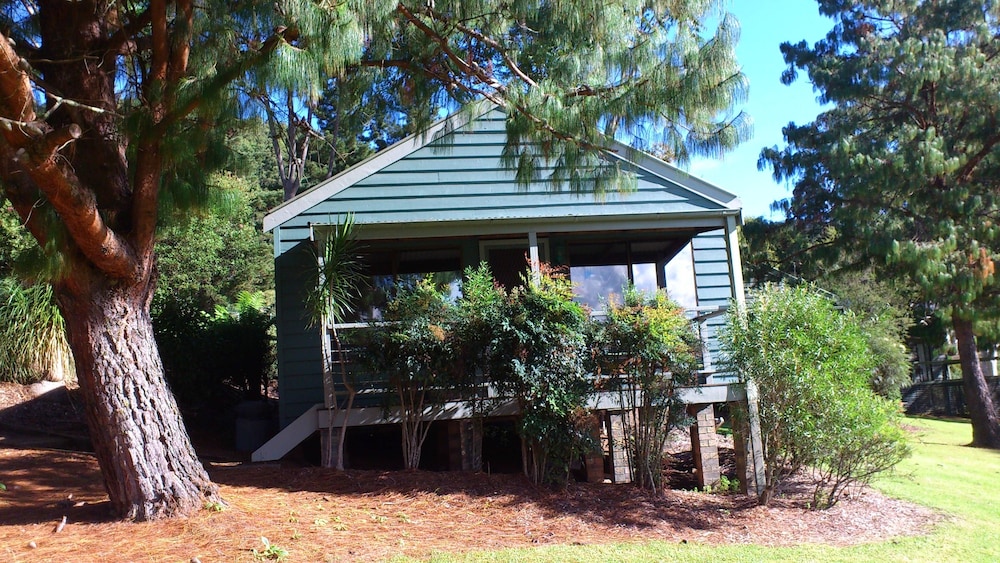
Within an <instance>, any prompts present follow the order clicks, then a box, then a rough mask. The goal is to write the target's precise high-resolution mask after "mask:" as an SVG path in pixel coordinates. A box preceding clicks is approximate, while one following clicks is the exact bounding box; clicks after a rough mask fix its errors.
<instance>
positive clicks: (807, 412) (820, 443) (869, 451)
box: [721, 286, 908, 507]
mask: <svg viewBox="0 0 1000 563" xmlns="http://www.w3.org/2000/svg"><path fill="white" fill-rule="evenodd" d="M721 344H722V348H723V351H724V353H725V355H726V357H727V362H728V363H729V368H730V369H732V370H734V371H736V372H737V373H739V374H740V375H741V376H742V377H743V378H745V379H752V380H753V381H754V382H755V383H756V384H757V386H758V388H759V392H760V400H759V407H760V426H761V437H762V440H763V450H764V465H765V487H764V492H763V493H762V494H761V499H760V500H761V502H762V503H765V504H766V503H767V502H768V501H769V500H770V499H771V497H772V496H773V495H774V493H775V491H776V488H777V487H778V485H779V484H780V483H781V481H782V479H784V478H785V477H786V476H787V475H789V474H790V473H792V472H795V471H798V470H801V469H804V468H809V469H810V470H811V474H812V476H813V478H814V480H813V483H814V485H815V493H814V496H815V499H816V501H817V502H816V506H817V507H824V506H832V505H834V504H836V502H837V500H838V499H839V498H840V495H841V494H842V493H843V492H844V491H845V489H846V488H847V487H849V486H850V485H852V484H856V483H865V482H867V481H868V480H869V479H870V478H871V477H872V476H873V475H874V474H876V473H878V472H880V471H885V470H887V469H889V468H891V467H893V466H894V465H895V464H896V463H898V462H899V461H900V460H902V458H903V457H905V455H906V454H907V452H908V449H907V446H906V444H905V441H904V439H903V438H904V437H903V434H902V432H901V431H900V429H899V424H898V413H897V410H898V408H897V406H896V405H895V404H893V403H892V402H890V401H888V400H885V399H883V398H880V397H877V396H876V395H874V394H873V393H872V391H871V390H870V388H869V379H870V375H871V373H872V369H873V366H874V360H873V357H872V355H871V353H870V351H869V348H868V344H867V338H866V335H865V333H864V332H863V330H862V328H861V327H860V325H859V323H858V321H857V319H856V318H855V317H854V315H853V314H851V313H850V312H846V313H841V312H838V311H836V310H835V309H834V307H833V304H832V303H831V302H830V301H828V300H827V299H825V298H824V297H822V296H820V295H819V294H817V293H815V292H813V291H811V290H810V289H809V288H808V287H805V286H801V287H796V288H787V287H781V286H765V287H764V288H763V289H762V290H760V291H756V292H754V293H752V294H751V297H750V298H749V300H748V305H747V307H746V309H745V310H742V311H741V310H739V309H738V308H736V307H733V308H732V309H731V310H730V313H729V317H728V319H727V325H726V328H725V330H724V331H723V332H722V335H721Z"/></svg>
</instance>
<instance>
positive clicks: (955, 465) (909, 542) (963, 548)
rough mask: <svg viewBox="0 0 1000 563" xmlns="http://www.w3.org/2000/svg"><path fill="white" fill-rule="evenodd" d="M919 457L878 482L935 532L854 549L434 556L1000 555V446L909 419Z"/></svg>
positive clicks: (634, 548)
mask: <svg viewBox="0 0 1000 563" xmlns="http://www.w3.org/2000/svg"><path fill="white" fill-rule="evenodd" d="M907 423H908V424H909V425H910V426H913V427H914V428H915V430H914V432H913V435H912V436H913V439H912V443H913V455H912V456H911V457H910V458H908V459H907V460H905V461H904V462H903V463H902V464H901V466H900V467H899V468H898V469H897V471H896V472H895V473H894V474H893V475H891V476H887V477H883V478H881V479H879V480H878V481H877V482H876V483H875V487H876V488H878V489H880V490H882V491H883V492H885V493H886V494H888V495H890V496H893V497H897V498H901V499H904V500H908V501H911V502H915V503H918V504H922V505H924V506H928V507H930V508H933V509H934V510H936V511H938V512H940V513H941V514H942V515H943V517H944V518H943V520H942V522H941V523H939V524H937V525H936V526H935V527H934V528H933V530H931V532H930V533H928V534H926V535H923V536H917V537H908V538H901V539H896V540H890V541H886V542H881V543H874V544H865V545H859V546H853V547H844V548H838V547H830V546H824V545H803V546H795V547H782V548H774V547H762V546H753V545H750V546H745V545H739V546H719V547H713V546H708V545H700V544H668V543H664V542H649V543H634V544H608V545H598V546H555V547H543V548H536V549H511V550H503V551H487V552H473V553H468V554H463V555H450V554H440V555H437V556H435V557H433V558H431V561H435V562H453V561H474V562H480V561H483V562H488V561H498V562H499V561H504V562H508V561H510V562H518V561H555V562H569V561H587V562H593V561H630V562H631V561H677V562H686V561H691V562H701V561H754V562H756V561H789V562H792V561H794V562H805V561H883V562H890V561H893V562H894V561H927V562H945V561H955V562H963V563H964V562H978V561H983V562H989V561H1000V537H998V530H1000V452H997V451H990V450H982V449H975V448H970V447H967V446H966V444H968V443H969V442H970V441H971V440H972V431H971V428H970V426H969V424H968V423H967V422H958V421H955V422H952V421H941V420H922V419H909V420H908V421H907Z"/></svg>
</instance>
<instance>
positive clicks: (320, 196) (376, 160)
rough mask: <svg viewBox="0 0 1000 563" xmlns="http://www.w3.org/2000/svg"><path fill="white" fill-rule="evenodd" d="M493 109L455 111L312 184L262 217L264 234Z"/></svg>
mask: <svg viewBox="0 0 1000 563" xmlns="http://www.w3.org/2000/svg"><path fill="white" fill-rule="evenodd" d="M494 108H495V106H494V105H493V104H481V106H480V107H473V108H471V109H470V111H459V112H458V113H455V114H454V115H452V116H450V117H447V118H445V119H442V120H441V121H438V122H437V123H434V124H433V125H431V126H430V127H428V128H427V129H426V130H424V131H421V132H419V133H414V134H413V135H410V136H408V137H406V138H405V139H402V140H400V141H398V142H397V143H395V144H394V145H392V146H390V147H388V148H386V149H385V150H382V151H380V152H378V153H376V154H374V155H372V156H370V157H368V158H367V159H365V160H363V161H361V162H359V163H358V164H355V165H354V166H352V167H350V168H348V169H347V170H344V171H343V172H341V173H340V174H337V175H336V176H334V177H332V178H329V179H327V180H324V181H322V182H320V183H319V184H316V185H315V186H313V187H312V188H310V189H308V190H306V191H304V192H302V193H301V194H299V195H297V196H296V197H294V198H292V199H290V200H288V201H286V202H284V203H282V204H281V205H279V206H278V207H275V208H274V209H273V210H271V212H270V213H268V214H267V215H265V216H264V232H267V231H270V230H271V229H274V228H275V227H277V226H278V225H281V224H282V223H284V222H285V221H288V220H289V219H292V218H294V217H296V216H297V215H299V214H300V213H302V212H304V211H308V210H309V209H311V208H313V207H314V206H316V205H319V204H320V203H323V202H324V201H326V200H328V199H330V198H331V197H333V196H335V195H337V194H338V193H340V192H341V191H342V190H344V189H345V188H348V187H350V186H353V185H354V184H356V183H358V182H360V181H361V180H364V179H365V178H367V177H368V176H371V175H372V174H374V173H376V172H378V171H380V170H382V169H383V168H386V167H387V166H389V165H390V164H393V163H395V162H397V161H399V160H402V159H403V158H406V157H407V156H409V155H410V154H413V153H414V152H416V151H418V150H420V149H421V148H423V147H425V146H427V145H428V144H429V143H431V142H432V141H435V140H437V139H439V138H441V137H443V136H445V135H447V134H448V133H451V132H453V131H457V130H459V129H461V128H463V127H465V126H466V125H468V124H469V123H471V122H472V121H474V120H475V119H478V118H479V117H481V116H483V115H485V114H486V113H488V112H490V111H492V110H493V109H494Z"/></svg>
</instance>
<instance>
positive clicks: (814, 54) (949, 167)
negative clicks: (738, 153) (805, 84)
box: [761, 0, 1000, 448]
mask: <svg viewBox="0 0 1000 563" xmlns="http://www.w3.org/2000/svg"><path fill="white" fill-rule="evenodd" d="M819 7H820V12H821V13H823V14H824V15H827V16H830V17H832V18H834V19H835V21H836V24H835V26H834V28H833V29H832V30H831V31H830V32H829V33H828V34H827V36H826V38H825V39H823V40H821V41H819V42H817V43H816V44H815V45H812V46H809V45H807V44H806V43H805V42H801V43H798V44H796V45H791V44H784V45H782V47H781V50H782V52H783V54H784V57H785V61H786V62H787V63H788V65H789V66H788V69H787V70H786V72H785V74H784V75H783V77H782V79H783V81H785V82H786V83H788V82H791V81H792V80H794V79H795V78H796V75H797V72H798V71H799V70H804V71H806V72H807V73H808V77H809V80H810V81H811V82H812V84H813V86H814V87H815V89H816V90H817V91H818V92H819V93H820V100H821V101H822V102H826V103H830V104H833V106H834V107H833V108H832V109H830V110H828V111H825V112H823V113H822V114H820V115H819V116H818V117H817V119H816V121H814V122H813V123H810V124H808V125H803V126H796V125H795V124H791V125H789V126H788V127H786V128H785V130H784V134H785V140H786V142H787V144H788V145H787V147H786V148H784V149H781V150H779V149H777V148H773V149H767V150H765V151H764V152H763V153H762V155H761V161H762V164H763V163H769V164H770V165H771V166H772V167H773V169H774V173H775V176H776V178H778V179H782V178H787V179H791V180H793V181H794V192H793V195H792V198H791V201H790V204H789V211H790V213H791V214H792V215H793V216H794V217H795V218H796V219H797V220H799V221H803V222H807V223H813V224H817V223H827V224H830V225H832V226H834V227H835V228H836V232H837V234H838V236H839V238H840V242H841V243H842V244H843V245H845V247H846V248H849V249H851V250H853V251H856V252H861V253H864V254H866V255H868V256H870V257H873V258H876V259H877V260H878V261H880V262H881V263H883V264H885V265H887V266H888V267H889V268H891V269H892V271H894V272H897V273H901V274H902V275H905V276H908V277H909V278H910V279H911V280H913V282H914V283H915V284H916V285H918V286H919V287H920V288H921V289H922V290H923V292H924V293H925V295H926V297H927V299H928V300H930V301H932V302H934V303H936V304H937V305H938V307H939V312H940V313H941V314H942V315H943V316H944V317H945V318H947V319H948V320H950V322H951V326H952V328H953V330H954V331H955V335H956V337H957V340H958V347H959V355H960V357H961V364H962V379H963V383H964V390H965V398H966V402H967V404H968V407H969V412H970V414H971V417H972V426H973V444H974V445H977V446H983V447H992V448H1000V424H998V415H997V411H996V406H995V405H994V403H993V401H992V398H991V396H990V392H989V389H988V387H987V385H986V381H985V378H984V377H983V373H982V369H981V367H980V364H979V361H978V356H977V346H976V331H975V327H976V323H977V322H978V323H983V322H992V323H995V322H996V320H997V316H998V313H1000V291H998V290H1000V287H998V286H997V280H996V276H995V274H994V269H995V260H996V259H997V258H998V252H1000V248H998V245H1000V225H998V220H1000V82H997V80H996V77H997V76H998V74H1000V58H998V54H1000V6H998V3H997V2H995V1H987V2H968V1H966V0H942V1H933V2H932V1H919V0H903V1H898V0H896V1H888V0H874V1H865V2H861V1H843V0H838V1H832V0H831V1H822V0H821V1H820V2H819Z"/></svg>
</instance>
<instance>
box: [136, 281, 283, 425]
mask: <svg viewBox="0 0 1000 563" xmlns="http://www.w3.org/2000/svg"><path fill="white" fill-rule="evenodd" d="M152 315H153V330H154V334H155V336H156V343H157V347H158V348H159V351H160V356H161V358H162V360H163V367H164V372H165V373H166V377H167V382H168V383H169V384H170V388H171V391H173V393H174V395H175V396H176V397H177V400H178V401H179V402H180V403H181V404H182V405H184V406H186V407H194V406H198V405H203V404H210V403H219V402H222V403H225V402H227V401H228V402H231V400H232V399H231V398H230V395H231V391H232V390H234V389H235V390H238V391H239V392H240V394H241V395H242V397H243V398H247V399H258V398H260V397H261V394H262V392H263V388H264V387H265V385H266V383H267V381H269V380H270V379H272V378H273V376H274V371H275V366H274V335H273V324H274V320H273V317H272V315H271V312H270V308H268V307H267V306H266V305H265V304H264V300H263V298H262V295H261V294H259V293H256V294H254V293H246V292H241V294H240V296H239V298H238V299H237V303H236V304H235V305H233V306H231V307H218V308H217V309H216V311H215V312H214V313H213V314H209V313H207V312H205V311H202V310H200V309H199V308H198V306H197V305H195V304H194V303H193V302H190V301H188V300H185V299H183V298H161V299H158V300H156V301H154V307H153V311H152Z"/></svg>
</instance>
